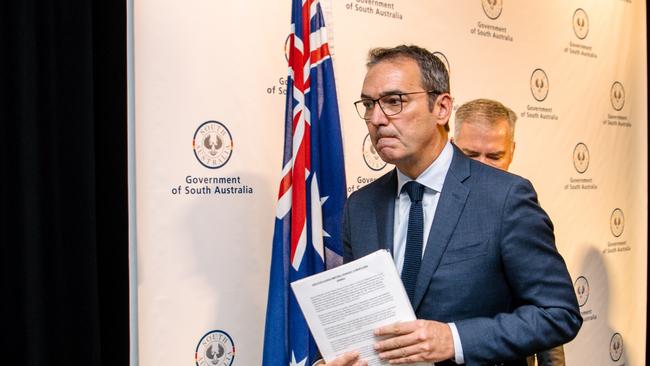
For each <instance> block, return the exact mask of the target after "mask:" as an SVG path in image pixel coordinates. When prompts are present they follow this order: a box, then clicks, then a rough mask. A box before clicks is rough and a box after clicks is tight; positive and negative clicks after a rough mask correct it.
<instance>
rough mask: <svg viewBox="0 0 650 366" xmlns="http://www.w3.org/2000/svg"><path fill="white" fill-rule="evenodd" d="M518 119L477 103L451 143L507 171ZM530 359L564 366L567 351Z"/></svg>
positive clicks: (462, 117) (495, 105)
mask: <svg viewBox="0 0 650 366" xmlns="http://www.w3.org/2000/svg"><path fill="white" fill-rule="evenodd" d="M516 122H517V115H516V114H515V112H513V111H512V110H511V109H510V108H508V107H506V106H504V105H503V104H501V103H499V102H498V101H496V100H491V99H475V100H472V101H469V102H467V103H465V104H463V105H461V106H460V107H459V108H458V110H457V111H456V123H455V124H454V137H453V138H452V141H453V142H454V144H455V145H456V146H458V147H459V148H460V149H461V150H462V151H463V153H465V155H467V156H469V157H470V158H472V159H474V160H477V161H480V162H482V163H484V164H488V165H491V166H493V167H495V168H498V169H501V170H506V171H507V170H508V167H509V166H510V163H511V162H512V158H513V156H514V153H515V123H516ZM536 356H537V357H535V356H529V357H528V358H527V359H526V361H527V363H528V366H535V359H537V365H538V366H564V365H565V361H564V347H562V345H559V346H557V347H553V348H551V349H549V350H546V351H541V352H538V353H537V355H536Z"/></svg>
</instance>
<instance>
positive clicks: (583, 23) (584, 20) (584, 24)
mask: <svg viewBox="0 0 650 366" xmlns="http://www.w3.org/2000/svg"><path fill="white" fill-rule="evenodd" d="M573 32H574V33H575V34H576V37H578V38H580V39H585V38H587V34H589V17H587V13H586V12H585V11H584V10H582V9H580V8H578V9H576V11H575V12H574V13H573Z"/></svg>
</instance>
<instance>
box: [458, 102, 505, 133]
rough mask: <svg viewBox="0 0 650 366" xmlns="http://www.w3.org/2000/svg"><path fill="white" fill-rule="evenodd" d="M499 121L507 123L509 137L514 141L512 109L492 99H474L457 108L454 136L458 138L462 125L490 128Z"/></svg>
mask: <svg viewBox="0 0 650 366" xmlns="http://www.w3.org/2000/svg"><path fill="white" fill-rule="evenodd" d="M501 119H505V120H507V121H508V126H509V127H510V129H509V136H510V139H511V140H513V141H514V139H515V124H516V122H517V114H515V112H513V111H512V109H510V108H508V107H506V106H504V105H503V104H501V103H500V102H498V101H496V100H492V99H475V100H472V101H469V102H467V103H465V104H463V105H461V106H460V107H458V110H457V111H456V120H455V121H456V123H455V124H454V136H456V138H458V135H459V134H460V128H461V126H462V124H463V123H482V124H487V125H490V126H492V125H494V124H495V123H496V122H497V121H498V120H501Z"/></svg>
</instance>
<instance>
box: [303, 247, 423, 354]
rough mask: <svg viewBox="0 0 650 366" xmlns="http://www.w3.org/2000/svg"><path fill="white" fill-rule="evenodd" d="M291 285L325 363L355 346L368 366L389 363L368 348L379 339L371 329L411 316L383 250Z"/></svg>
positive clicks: (397, 278) (412, 318) (409, 305)
mask: <svg viewBox="0 0 650 366" xmlns="http://www.w3.org/2000/svg"><path fill="white" fill-rule="evenodd" d="M291 288H292V289H293V292H294V294H295V295H296V298H297V299H298V304H299V305H300V308H301V309H302V312H303V314H304V316H305V318H306V319H307V324H308V325H309V329H310V330H311V333H312V335H313V336H314V339H315V340H316V344H317V345H318V348H319V350H320V352H321V354H322V356H323V358H324V359H325V361H328V362H329V361H332V360H333V359H335V358H336V357H338V356H340V355H342V354H344V353H345V352H348V351H358V352H359V353H360V354H361V358H362V359H365V360H367V361H368V365H369V366H379V365H381V366H383V365H389V363H388V362H387V361H382V360H381V359H380V358H379V356H378V353H377V352H375V350H374V348H373V345H374V344H375V342H377V341H378V340H380V339H379V338H378V337H375V336H374V335H373V330H374V329H376V328H378V327H380V326H384V325H388V324H392V323H396V322H402V321H409V320H415V313H414V312H413V308H412V307H411V303H410V302H409V299H408V295H407V294H406V291H405V290H404V286H403V285H402V280H401V279H400V277H399V275H398V274H397V269H396V268H395V264H394V263H393V259H392V258H391V256H390V254H389V253H388V251H386V250H378V251H376V252H374V253H372V254H369V255H367V256H365V257H363V258H359V259H357V260H355V261H353V262H350V263H347V264H344V265H342V266H339V267H336V268H334V269H330V270H329V271H325V272H321V273H318V274H316V275H313V276H310V277H307V278H303V279H301V280H298V281H295V282H292V283H291ZM417 365H433V363H432V362H427V363H418V364H417Z"/></svg>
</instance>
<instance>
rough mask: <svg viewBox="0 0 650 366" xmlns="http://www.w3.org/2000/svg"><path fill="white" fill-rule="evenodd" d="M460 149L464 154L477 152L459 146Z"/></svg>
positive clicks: (476, 152)
mask: <svg viewBox="0 0 650 366" xmlns="http://www.w3.org/2000/svg"><path fill="white" fill-rule="evenodd" d="M461 150H463V152H464V153H465V154H478V153H479V152H478V151H474V150H472V149H465V148H461Z"/></svg>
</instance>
